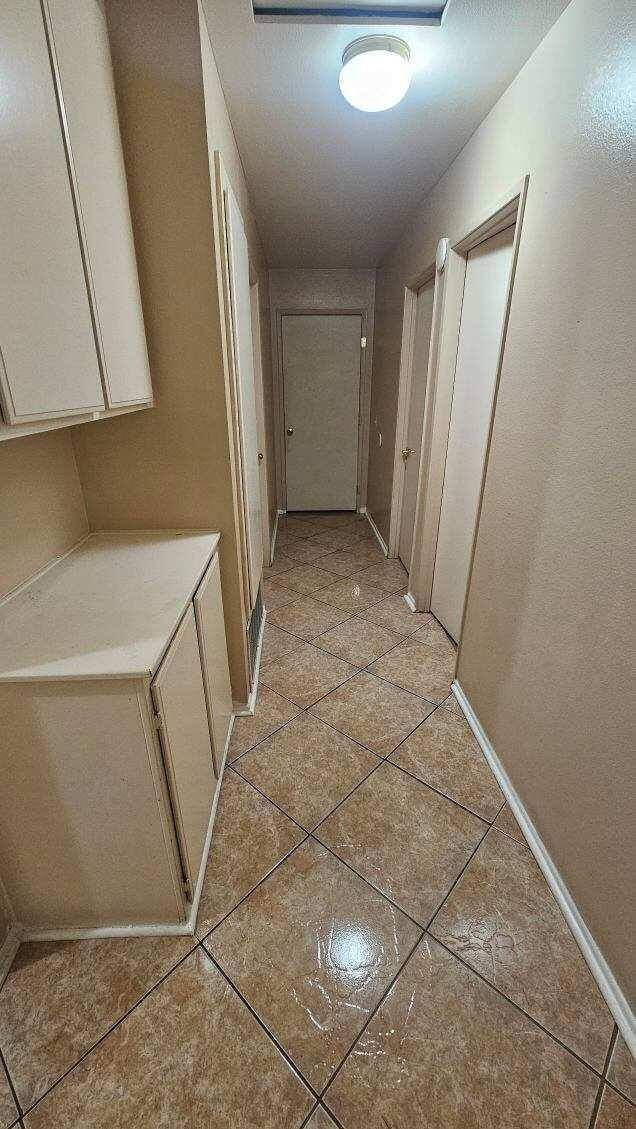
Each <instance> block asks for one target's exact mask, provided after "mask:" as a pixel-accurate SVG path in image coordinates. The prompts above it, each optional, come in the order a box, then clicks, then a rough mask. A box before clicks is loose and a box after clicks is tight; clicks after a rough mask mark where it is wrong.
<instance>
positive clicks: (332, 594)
mask: <svg viewBox="0 0 636 1129" xmlns="http://www.w3.org/2000/svg"><path fill="white" fill-rule="evenodd" d="M332 579H333V577H332ZM383 595H384V593H383V592H382V589H381V588H372V587H371V585H368V584H360V583H359V581H358V580H356V579H355V577H345V578H344V579H343V580H339V581H337V583H336V584H331V585H330V586H329V587H328V588H323V589H322V591H321V592H319V593H318V599H319V600H324V601H325V602H326V603H327V604H331V605H332V606H333V607H335V608H342V609H343V610H344V611H347V612H350V614H351V615H353V614H354V613H355V612H360V611H364V609H365V608H368V607H370V606H371V604H376V603H377V602H378V600H381V599H382V598H383Z"/></svg>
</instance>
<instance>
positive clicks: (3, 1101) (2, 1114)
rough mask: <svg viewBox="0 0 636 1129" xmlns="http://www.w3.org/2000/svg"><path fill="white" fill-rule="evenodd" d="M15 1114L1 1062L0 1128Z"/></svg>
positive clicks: (13, 1117) (11, 1122)
mask: <svg viewBox="0 0 636 1129" xmlns="http://www.w3.org/2000/svg"><path fill="white" fill-rule="evenodd" d="M17 1116H18V1111H17V1109H16V1106H15V1102H14V1100H13V1095H12V1093H11V1090H10V1088H9V1082H8V1080H7V1076H6V1074H5V1072H4V1069H3V1067H2V1064H0V1129H7V1126H9V1125H13V1122H14V1121H15V1119H16V1118H17ZM316 1124H317V1125H319V1124H320V1123H319V1122H316Z"/></svg>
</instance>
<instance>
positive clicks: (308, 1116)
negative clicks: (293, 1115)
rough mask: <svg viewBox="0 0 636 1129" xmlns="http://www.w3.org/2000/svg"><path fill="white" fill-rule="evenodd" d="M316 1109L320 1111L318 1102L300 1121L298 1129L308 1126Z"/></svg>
mask: <svg viewBox="0 0 636 1129" xmlns="http://www.w3.org/2000/svg"><path fill="white" fill-rule="evenodd" d="M317 1109H320V1103H319V1102H316V1103H315V1105H313V1106H312V1107H311V1109H310V1110H309V1113H308V1114H307V1116H306V1117H304V1118H303V1120H302V1122H301V1124H300V1125H299V1127H298V1129H305V1127H306V1126H307V1125H309V1122H310V1121H311V1119H312V1117H313V1116H314V1114H315V1112H316V1110H317Z"/></svg>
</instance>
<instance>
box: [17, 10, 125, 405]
mask: <svg viewBox="0 0 636 1129" xmlns="http://www.w3.org/2000/svg"><path fill="white" fill-rule="evenodd" d="M0 76H1V78H0V83H1V88H2V93H1V96H0V150H1V152H2V175H1V176H0V246H1V247H2V252H1V254H0V349H1V350H2V363H0V382H1V388H2V407H3V412H4V415H5V419H6V421H7V423H22V422H28V421H29V420H37V419H45V418H47V417H51V416H58V415H67V414H69V413H72V412H75V413H78V412H90V411H94V410H96V409H98V408H103V407H104V397H103V393H102V382H101V379H100V373H99V363H98V358H97V353H96V350H95V340H94V335H93V326H92V319H91V309H90V304H89V299H88V294H87V290H86V281H85V277H84V267H83V264H82V250H81V247H80V242H79V239H78V234H77V223H76V218H75V211H74V207H73V196H72V192H71V186H70V183H69V175H68V167H67V156H66V153H65V149H64V142H63V138H62V133H61V129H60V120H59V114H58V107H57V104H56V98H55V86H54V82H53V75H52V73H51V64H50V60H49V53H48V48H47V41H46V33H45V29H44V25H43V22H42V13H41V10H40V5H39V3H38V2H37V0H3V3H2V4H1V5H0Z"/></svg>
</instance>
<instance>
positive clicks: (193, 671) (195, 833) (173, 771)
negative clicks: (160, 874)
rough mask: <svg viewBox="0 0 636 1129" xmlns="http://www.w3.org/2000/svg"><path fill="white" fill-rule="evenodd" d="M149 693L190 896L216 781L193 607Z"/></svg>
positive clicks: (199, 862) (189, 609)
mask: <svg viewBox="0 0 636 1129" xmlns="http://www.w3.org/2000/svg"><path fill="white" fill-rule="evenodd" d="M152 697H153V701H154V703H155V707H156V709H157V712H158V715H159V720H158V725H159V733H160V735H161V745H162V749H163V755H164V761H165V765H166V772H167V774H168V784H169V787H170V798H171V801H172V808H173V811H174V817H175V823H176V827H177V835H178V838H179V845H180V848H181V854H182V860H183V865H184V869H185V872H186V878H187V880H188V885H189V893H190V897H192V893H193V891H194V887H195V885H196V880H197V875H198V873H199V867H200V865H201V859H202V857H203V847H204V845H205V837H206V833H207V829H208V823H209V820H210V812H211V809H212V800H213V798H214V789H215V786H216V775H215V772H214V762H213V759H212V743H211V740H210V730H209V728H208V714H207V708H206V702H205V691H204V688H203V676H202V674H201V660H200V657H199V641H198V638H197V630H196V625H195V621H194V612H193V610H192V606H190V607H189V608H188V611H187V612H186V614H185V616H184V618H183V620H182V621H181V625H180V626H179V629H178V630H177V633H176V635H175V637H174V639H173V640H172V643H171V644H170V647H169V648H168V650H167V652H166V655H165V657H164V659H163V661H162V663H161V666H160V667H159V670H158V671H157V674H156V675H155V678H154V681H153V683H152Z"/></svg>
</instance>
